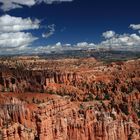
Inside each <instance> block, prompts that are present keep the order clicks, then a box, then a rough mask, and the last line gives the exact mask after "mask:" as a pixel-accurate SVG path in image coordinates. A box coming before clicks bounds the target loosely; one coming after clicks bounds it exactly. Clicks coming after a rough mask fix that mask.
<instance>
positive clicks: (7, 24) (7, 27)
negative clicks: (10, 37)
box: [0, 15, 40, 32]
mask: <svg viewBox="0 0 140 140" xmlns="http://www.w3.org/2000/svg"><path fill="white" fill-rule="evenodd" d="M39 23H40V22H39V20H37V19H35V20H34V21H32V20H31V19H30V18H25V19H23V18H21V17H13V16H10V15H3V16H1V17H0V32H17V31H23V30H29V29H38V28H39Z"/></svg>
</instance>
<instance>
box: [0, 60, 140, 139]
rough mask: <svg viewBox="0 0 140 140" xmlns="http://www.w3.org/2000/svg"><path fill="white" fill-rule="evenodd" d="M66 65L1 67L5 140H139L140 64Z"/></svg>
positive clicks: (0, 132) (0, 129)
mask: <svg viewBox="0 0 140 140" xmlns="http://www.w3.org/2000/svg"><path fill="white" fill-rule="evenodd" d="M61 61H62V60H61ZM61 61H58V60H57V61H53V63H50V62H45V61H39V62H31V63H33V64H36V65H35V66H34V67H33V68H32V64H31V63H30V64H26V63H25V62H22V63H23V64H24V67H23V68H22V69H21V67H19V66H18V67H15V65H14V66H9V65H6V64H3V65H1V69H0V91H1V93H0V139H2V140H14V139H16V140H79V139H81V140H140V68H139V65H140V60H135V61H127V62H117V63H111V64H107V65H106V64H102V63H101V62H96V61H95V60H92V59H91V60H90V59H87V60H86V59H84V60H81V61H79V60H73V61H72V62H70V60H67V61H66V60H64V62H63V61H62V63H63V65H61ZM66 62H68V64H69V66H68V67H69V70H67V68H65V69H64V67H66ZM58 64H60V66H58V67H57V68H56V66H57V65H58ZM38 65H39V66H38ZM41 65H42V67H43V68H42V69H41ZM46 65H47V66H48V68H47V69H45V68H44V67H45V66H46ZM27 66H30V69H29V67H27ZM85 66H86V67H85ZM38 67H39V69H37V68H38Z"/></svg>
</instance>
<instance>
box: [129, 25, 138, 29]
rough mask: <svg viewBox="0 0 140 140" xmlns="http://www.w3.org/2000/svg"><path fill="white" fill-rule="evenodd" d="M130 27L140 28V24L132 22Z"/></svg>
mask: <svg viewBox="0 0 140 140" xmlns="http://www.w3.org/2000/svg"><path fill="white" fill-rule="evenodd" d="M129 27H130V28H132V29H133V30H140V24H130V26H129Z"/></svg>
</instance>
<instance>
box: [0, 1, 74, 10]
mask: <svg viewBox="0 0 140 140" xmlns="http://www.w3.org/2000/svg"><path fill="white" fill-rule="evenodd" d="M71 1H73V0H0V3H2V6H1V9H2V10H3V11H9V10H11V9H16V8H22V7H23V6H28V7H31V6H33V5H35V4H39V3H41V2H44V3H46V4H52V3H54V2H71Z"/></svg>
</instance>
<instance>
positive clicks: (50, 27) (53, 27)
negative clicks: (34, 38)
mask: <svg viewBox="0 0 140 140" xmlns="http://www.w3.org/2000/svg"><path fill="white" fill-rule="evenodd" d="M48 29H49V31H48V32H46V33H43V34H42V37H44V38H48V37H50V36H52V35H53V34H54V32H55V25H54V24H52V25H48Z"/></svg>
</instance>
